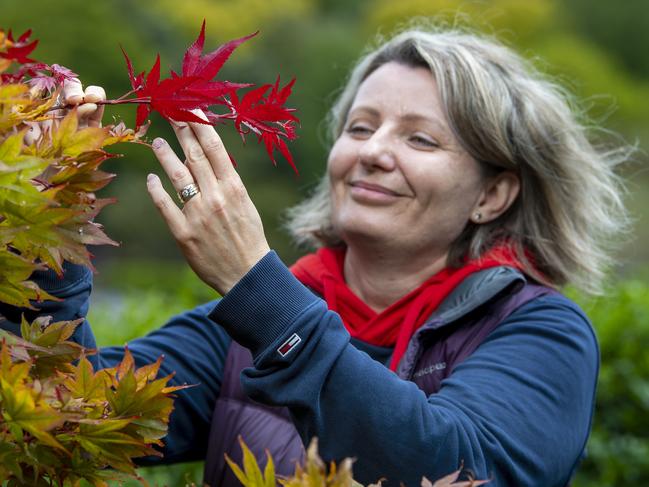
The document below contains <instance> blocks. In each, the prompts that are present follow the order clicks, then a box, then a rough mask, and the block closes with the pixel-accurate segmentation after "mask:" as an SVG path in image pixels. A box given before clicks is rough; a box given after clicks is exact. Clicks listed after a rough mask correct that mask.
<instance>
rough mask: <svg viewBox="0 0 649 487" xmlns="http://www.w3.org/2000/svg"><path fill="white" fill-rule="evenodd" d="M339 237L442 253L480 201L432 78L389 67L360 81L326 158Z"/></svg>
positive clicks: (478, 183) (476, 170) (473, 171)
mask: <svg viewBox="0 0 649 487" xmlns="http://www.w3.org/2000/svg"><path fill="white" fill-rule="evenodd" d="M328 172H329V178H330V182H331V199H332V215H333V224H334V226H335V228H336V229H337V230H338V231H339V232H340V234H341V236H342V237H343V240H345V242H346V243H347V244H348V245H350V246H353V245H355V244H360V245H364V244H368V243H371V244H373V245H376V244H379V245H385V246H387V247H386V248H395V249H400V250H403V251H410V252H418V253H421V252H424V253H428V252H429V253H431V254H439V253H440V252H441V253H446V252H447V251H448V248H449V246H450V245H451V243H452V242H453V241H454V240H455V239H456V238H457V237H458V236H459V235H460V232H461V231H462V229H463V228H464V227H465V225H466V224H467V222H468V221H469V218H470V216H471V213H472V211H473V210H474V209H475V208H476V206H477V204H478V201H479V200H480V197H481V193H482V187H483V177H482V175H481V171H480V167H479V165H478V163H477V162H476V161H475V160H473V159H472V158H471V157H470V156H469V155H468V154H467V153H466V151H465V150H464V149H463V148H462V147H461V146H460V144H459V142H458V141H457V139H456V138H455V136H454V135H453V133H452V131H451V129H450V128H449V124H448V121H447V120H446V117H445V115H444V110H443V109H442V105H441V102H440V99H439V95H438V91H437V84H436V82H435V79H434V78H433V75H432V74H431V73H430V71H428V70H427V69H425V68H413V67H409V66H405V65H403V64H398V63H395V62H390V63H387V64H384V65H383V66H381V67H380V68H378V69H377V70H376V71H374V72H373V73H372V74H371V75H370V76H368V77H367V79H366V80H365V81H364V82H363V83H362V84H361V86H360V89H359V91H358V93H357V95H356V98H355V99H354V102H353V104H352V106H351V109H350V111H349V115H348V117H347V121H346V123H345V127H344V130H343V133H342V134H341V135H340V137H339V138H338V140H337V141H336V143H335V144H334V146H333V148H332V149H331V153H330V154H329V160H328Z"/></svg>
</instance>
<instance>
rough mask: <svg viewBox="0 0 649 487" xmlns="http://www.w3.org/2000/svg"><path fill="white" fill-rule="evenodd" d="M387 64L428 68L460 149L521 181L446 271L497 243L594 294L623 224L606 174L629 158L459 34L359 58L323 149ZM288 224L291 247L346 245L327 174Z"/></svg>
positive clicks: (409, 36) (408, 39)
mask: <svg viewBox="0 0 649 487" xmlns="http://www.w3.org/2000/svg"><path fill="white" fill-rule="evenodd" d="M388 62H398V63H402V64H405V65H408V66H412V67H425V68H427V69H429V70H430V71H431V73H432V74H433V76H434V77H435V79H436V81H437V85H438V87H439V95H440V98H441V100H442V104H443V106H444V108H445V110H446V112H447V113H446V115H447V118H448V121H449V124H450V126H451V128H452V130H453V131H454V133H455V136H456V137H457V139H458V140H459V141H460V143H461V144H462V146H463V147H464V148H465V150H466V151H467V152H468V153H469V154H470V155H471V156H472V157H473V158H474V159H475V160H476V161H478V162H479V163H480V164H481V165H482V166H483V167H484V168H485V172H486V173H487V174H488V173H490V172H495V171H501V170H510V171H514V172H515V173H516V174H517V175H518V177H519V178H520V182H521V190H520V193H519V195H518V197H517V199H516V201H515V202H514V204H513V205H512V206H511V207H510V208H509V209H508V210H507V211H506V212H505V213H504V214H502V215H501V216H500V217H499V218H497V219H496V220H494V221H491V222H488V223H484V224H474V223H471V222H469V223H468V224H467V226H466V228H465V229H464V231H463V233H462V234H461V235H460V237H459V238H458V239H457V240H456V241H455V242H454V243H453V244H452V247H451V249H450V253H449V261H448V265H452V266H458V265H460V263H461V260H462V259H463V258H465V257H468V258H471V259H473V258H477V257H479V256H481V255H482V254H483V253H484V252H485V251H486V250H488V249H489V248H490V247H491V246H493V245H494V244H495V243H498V242H502V241H503V240H506V241H507V242H509V243H510V244H511V245H512V247H513V248H514V250H515V252H516V255H517V257H518V258H519V260H520V261H521V262H522V263H523V265H524V270H525V272H526V274H528V275H529V276H531V277H532V278H534V279H535V280H537V281H539V282H541V283H544V284H546V285H550V286H553V287H559V286H563V285H564V284H567V283H571V284H574V285H575V286H576V287H578V288H580V289H582V290H583V291H586V292H590V293H594V294H596V293H599V292H601V282H602V280H603V277H604V275H605V271H606V269H607V267H608V266H609V265H610V263H611V260H612V259H611V257H610V247H611V244H613V243H614V240H615V239H616V238H619V236H620V234H621V232H623V231H624V230H626V228H627V225H628V216H627V213H626V210H625V207H624V204H623V201H622V194H623V189H624V188H623V185H622V183H621V180H620V178H619V177H618V176H616V175H615V173H614V171H613V169H614V167H615V166H616V165H617V164H619V163H620V162H622V161H625V160H627V159H628V157H629V154H630V152H631V151H630V149H629V148H625V147H622V148H618V149H613V150H603V149H599V148H597V147H596V146H595V145H594V144H593V143H591V142H590V141H589V138H588V132H589V129H588V128H587V127H586V125H585V124H583V123H580V121H579V120H578V115H577V113H578V112H577V110H573V109H572V108H571V98H570V96H569V95H568V94H567V92H566V91H564V90H563V89H562V88H561V87H560V86H558V85H557V84H555V83H553V82H551V81H549V80H548V79H546V78H545V77H543V76H542V75H540V74H539V73H538V72H537V71H536V70H535V69H534V68H533V67H532V66H531V64H529V63H528V62H526V61H525V60H524V59H522V58H521V57H520V56H518V55H517V54H515V53H514V52H513V51H511V50H510V49H509V48H507V47H505V46H503V45H502V44H500V43H499V42H497V41H494V40H492V39H490V38H487V37H483V36H479V35H475V34H472V33H466V32H462V31H459V30H443V31H441V30H438V31H435V30H420V29H409V30H407V31H404V32H402V33H400V34H398V35H396V36H395V37H393V38H392V39H390V40H388V41H387V42H384V43H382V45H380V46H379V47H378V48H377V49H375V50H373V51H371V52H370V53H369V54H367V55H365V56H364V57H363V58H362V59H361V60H360V62H359V63H358V64H357V65H356V67H355V68H354V69H353V71H352V73H351V76H350V78H349V80H348V81H347V84H346V86H345V87H344V89H343V91H342V92H341V94H340V95H339V97H338V99H337V101H336V102H335V103H334V105H333V107H332V109H331V111H330V113H329V117H328V126H329V135H330V137H331V141H334V140H335V139H336V138H338V136H339V135H340V134H341V132H342V130H343V126H344V123H345V119H346V117H347V113H348V111H349V109H350V107H351V105H352V103H353V100H354V97H355V96H356V93H357V92H358V89H359V86H360V85H361V83H362V82H363V80H365V79H366V78H367V77H368V76H369V75H370V74H371V73H372V72H373V71H374V70H376V69H377V68H378V67H380V66H381V65H383V64H386V63H388ZM287 227H288V229H289V231H290V233H291V234H292V236H293V238H294V240H295V241H296V242H297V243H298V244H300V245H303V244H306V245H309V246H311V247H315V248H317V247H320V246H325V245H326V246H331V245H340V244H343V242H342V241H341V238H340V236H339V235H338V234H337V233H336V231H335V229H334V228H333V226H332V223H331V208H330V202H329V183H328V177H327V176H326V175H325V177H323V179H322V180H321V181H320V183H319V185H318V186H317V188H316V189H315V191H314V193H313V194H312V195H311V197H309V198H308V199H307V200H305V201H303V202H302V203H301V204H299V205H298V206H296V207H294V208H291V209H290V210H289V212H288V221H287Z"/></svg>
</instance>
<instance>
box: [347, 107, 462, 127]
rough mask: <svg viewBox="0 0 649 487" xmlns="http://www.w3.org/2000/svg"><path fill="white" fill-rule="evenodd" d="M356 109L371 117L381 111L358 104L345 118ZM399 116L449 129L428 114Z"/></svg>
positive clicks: (408, 120)
mask: <svg viewBox="0 0 649 487" xmlns="http://www.w3.org/2000/svg"><path fill="white" fill-rule="evenodd" d="M356 111H361V112H366V113H368V114H369V115H371V116H373V117H380V116H381V113H380V112H379V111H378V110H377V109H375V108H372V107H368V106H363V105H360V106H358V107H355V108H353V109H352V110H350V111H349V114H348V116H347V118H349V115H351V114H352V113H354V112H356ZM400 118H401V119H402V120H404V121H406V122H419V121H424V122H430V123H432V124H434V125H435V126H436V127H438V128H440V129H442V130H444V131H447V132H448V131H450V127H449V126H448V124H446V123H443V122H442V121H440V120H439V119H438V118H433V117H430V116H428V115H424V114H422V113H406V114H405V115H402V116H401V117H400Z"/></svg>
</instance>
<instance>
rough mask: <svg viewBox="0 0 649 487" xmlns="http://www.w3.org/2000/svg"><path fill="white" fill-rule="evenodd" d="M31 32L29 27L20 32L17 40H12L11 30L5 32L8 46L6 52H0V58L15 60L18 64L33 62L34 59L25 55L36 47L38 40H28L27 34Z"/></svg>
mask: <svg viewBox="0 0 649 487" xmlns="http://www.w3.org/2000/svg"><path fill="white" fill-rule="evenodd" d="M31 34H32V31H31V29H29V30H27V31H25V32H23V33H22V35H21V36H20V37H19V38H18V40H17V41H14V37H13V34H12V32H11V30H9V32H8V33H7V40H8V41H9V42H8V43H9V47H7V51H6V52H0V58H3V59H9V60H10V61H16V62H17V63H20V64H27V63H34V62H36V61H35V60H34V59H30V58H28V57H27V56H28V55H29V54H31V52H32V51H33V50H34V49H36V46H37V45H38V40H35V41H32V42H28V41H29V36H30V35H31Z"/></svg>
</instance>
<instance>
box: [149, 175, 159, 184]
mask: <svg viewBox="0 0 649 487" xmlns="http://www.w3.org/2000/svg"><path fill="white" fill-rule="evenodd" d="M156 179H159V178H158V176H156V175H155V174H151V173H149V175H148V176H147V177H146V184H147V185H148V184H151V183H153V181H155V180H156Z"/></svg>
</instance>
